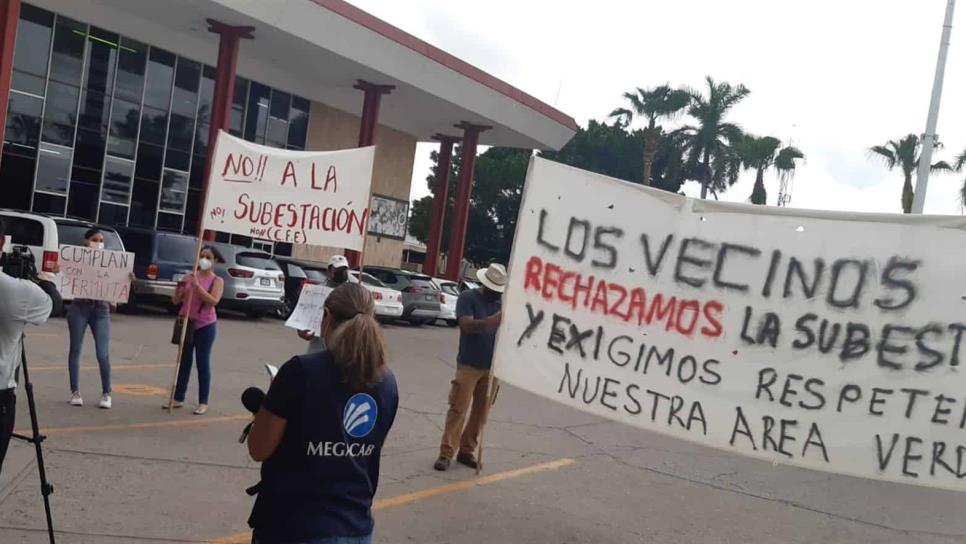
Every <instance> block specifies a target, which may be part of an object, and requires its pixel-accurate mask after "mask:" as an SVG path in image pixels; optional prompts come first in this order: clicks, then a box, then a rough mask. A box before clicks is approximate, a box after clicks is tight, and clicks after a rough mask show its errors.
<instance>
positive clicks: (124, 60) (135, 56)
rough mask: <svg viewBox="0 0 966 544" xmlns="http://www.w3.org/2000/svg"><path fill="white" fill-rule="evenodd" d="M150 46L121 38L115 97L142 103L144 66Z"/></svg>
mask: <svg viewBox="0 0 966 544" xmlns="http://www.w3.org/2000/svg"><path fill="white" fill-rule="evenodd" d="M147 50H148V46H146V45H144V44H142V43H140V42H136V41H134V40H129V39H127V38H121V43H120V47H119V52H118V59H117V84H116V85H115V88H114V97H115V98H121V99H123V100H127V101H129V102H134V103H135V104H140V103H141V91H142V90H143V89H144V65H145V62H146V61H147V58H148V56H147Z"/></svg>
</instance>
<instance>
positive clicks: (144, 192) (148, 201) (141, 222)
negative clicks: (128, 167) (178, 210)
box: [129, 179, 158, 228]
mask: <svg viewBox="0 0 966 544" xmlns="http://www.w3.org/2000/svg"><path fill="white" fill-rule="evenodd" d="M157 207H158V183H157V182H154V181H147V180H140V179H135V180H134V188H133V189H132V192H131V219H130V222H129V224H130V225H131V226H134V227H148V228H154V216H155V212H156V210H157Z"/></svg>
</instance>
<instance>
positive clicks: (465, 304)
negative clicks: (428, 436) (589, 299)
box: [433, 264, 507, 470]
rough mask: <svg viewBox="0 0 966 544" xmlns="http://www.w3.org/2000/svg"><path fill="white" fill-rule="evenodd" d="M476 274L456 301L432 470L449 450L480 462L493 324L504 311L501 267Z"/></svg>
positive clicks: (446, 459) (445, 462)
mask: <svg viewBox="0 0 966 544" xmlns="http://www.w3.org/2000/svg"><path fill="white" fill-rule="evenodd" d="M476 276H477V278H478V279H479V280H480V283H482V284H483V286H482V287H480V288H478V289H468V290H466V291H463V293H461V294H460V296H459V299H457V301H456V319H457V321H458V323H459V327H460V344H459V353H458V354H457V356H456V378H455V379H454V380H453V382H452V383H453V387H452V389H451V390H450V393H449V411H448V412H447V413H446V428H445V429H444V431H443V439H442V442H441V443H440V447H439V458H438V459H436V463H435V464H434V465H433V468H435V469H436V470H447V469H448V468H449V465H450V460H451V459H452V458H453V454H456V461H457V462H458V463H462V464H464V465H466V466H468V467H470V468H474V469H475V468H478V467H479V461H478V460H477V458H476V448H477V446H478V445H479V443H480V435H481V434H482V433H483V426H484V425H486V416H487V414H488V413H489V407H490V404H491V399H492V398H493V396H494V395H493V394H492V393H491V392H490V391H489V389H490V367H491V366H492V365H493V347H494V345H495V344H496V329H497V328H498V327H499V326H500V320H501V318H502V315H503V314H502V311H501V300H500V299H501V296H502V294H503V290H504V289H505V288H506V282H507V274H506V268H504V267H503V265H500V264H491V265H490V266H489V267H487V268H485V269H483V270H480V271H478V272H477V273H476ZM494 387H495V384H494ZM467 412H469V421H467ZM464 422H466V427H465V428H464V426H463V423H464ZM457 448H459V452H458V453H457Z"/></svg>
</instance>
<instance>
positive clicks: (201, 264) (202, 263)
mask: <svg viewBox="0 0 966 544" xmlns="http://www.w3.org/2000/svg"><path fill="white" fill-rule="evenodd" d="M211 264H212V263H211V259H204V258H202V259H200V260H199V261H198V268H200V269H201V270H211Z"/></svg>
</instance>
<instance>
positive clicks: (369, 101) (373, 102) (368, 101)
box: [345, 79, 396, 268]
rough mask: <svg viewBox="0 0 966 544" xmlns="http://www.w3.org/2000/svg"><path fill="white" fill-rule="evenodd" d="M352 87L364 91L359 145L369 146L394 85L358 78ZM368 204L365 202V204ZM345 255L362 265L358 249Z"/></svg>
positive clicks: (354, 265) (373, 138)
mask: <svg viewBox="0 0 966 544" xmlns="http://www.w3.org/2000/svg"><path fill="white" fill-rule="evenodd" d="M353 88H355V89H359V90H360V91H363V92H364V93H365V95H364V96H363V98H362V120H361V121H360V123H359V147H366V146H370V145H373V144H374V143H375V141H376V125H378V124H379V103H380V102H381V101H382V95H384V94H389V93H391V92H392V90H393V89H395V88H396V86H395V85H377V84H375V83H369V82H368V81H362V80H361V79H360V80H359V81H357V82H356V84H355V85H354V86H353ZM370 194H371V191H370ZM368 204H369V203H368V202H367V203H366V205H368ZM368 223H369V222H368V220H367V221H366V226H365V229H366V231H368V230H369V224H368ZM365 235H366V236H369V233H368V232H366V233H365ZM345 256H346V259H348V261H349V266H350V267H352V268H355V267H358V266H361V265H362V263H361V262H359V259H360V258H361V254H360V253H359V252H358V251H352V250H349V251H346V252H345Z"/></svg>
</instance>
